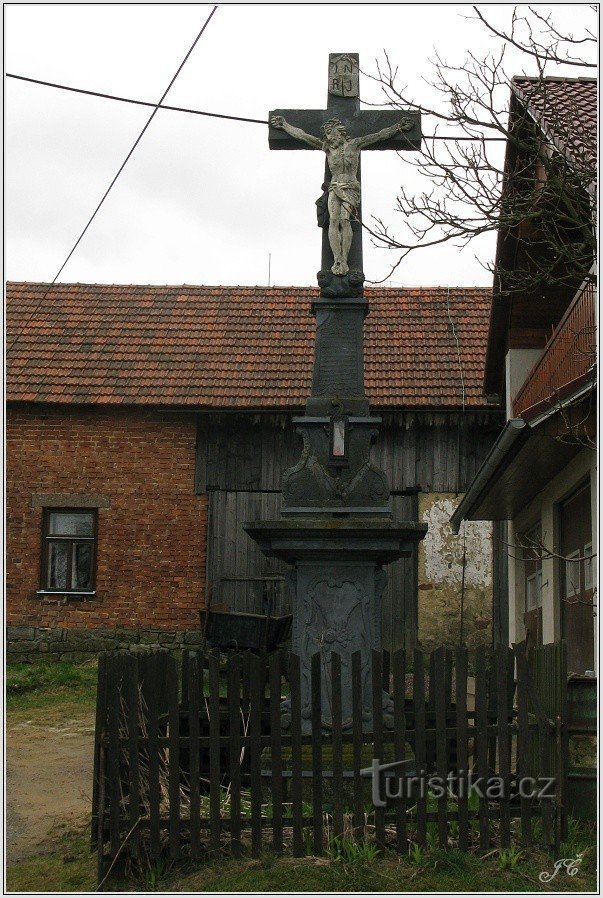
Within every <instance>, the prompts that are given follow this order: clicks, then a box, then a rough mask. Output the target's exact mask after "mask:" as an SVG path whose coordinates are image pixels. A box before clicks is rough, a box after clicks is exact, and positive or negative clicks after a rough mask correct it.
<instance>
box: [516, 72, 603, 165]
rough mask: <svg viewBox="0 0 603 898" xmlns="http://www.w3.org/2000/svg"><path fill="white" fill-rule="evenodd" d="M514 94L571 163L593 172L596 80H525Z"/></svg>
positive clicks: (520, 79) (520, 82)
mask: <svg viewBox="0 0 603 898" xmlns="http://www.w3.org/2000/svg"><path fill="white" fill-rule="evenodd" d="M511 87H512V90H513V93H514V94H515V95H516V96H517V97H518V98H519V99H520V100H521V102H522V103H523V104H524V106H525V107H526V108H527V109H528V110H529V112H530V114H531V115H532V117H533V118H534V119H535V121H536V122H537V123H538V124H539V126H540V127H541V128H542V130H543V132H544V133H545V135H546V136H547V137H548V138H549V139H550V140H551V142H552V143H553V144H554V145H555V146H556V147H557V149H558V150H559V151H560V152H561V153H563V154H564V155H565V156H566V158H567V159H568V161H569V162H573V163H574V164H575V165H577V166H578V167H580V169H583V170H584V171H585V172H586V173H588V172H589V170H590V172H591V173H592V179H593V181H594V179H595V168H596V163H597V109H598V101H597V81H596V79H594V78H557V77H551V78H542V79H539V78H523V77H516V78H513V81H512V85H511Z"/></svg>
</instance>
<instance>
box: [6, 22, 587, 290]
mask: <svg viewBox="0 0 603 898" xmlns="http://www.w3.org/2000/svg"><path fill="white" fill-rule="evenodd" d="M569 9H570V7H557V8H556V10H557V14H558V15H559V16H561V17H565V18H566V21H567V20H568V17H569V18H570V19H571V17H574V18H575V17H576V15H579V14H580V7H576V6H574V7H573V11H572V12H569V13H568V10H569ZM210 10H211V6H205V5H182V6H181V5H147V4H137V5H135V4H132V5H86V4H81V5H75V4H74V5H69V4H66V5H53V4H47V5H37V6H36V5H29V6H26V5H24V6H20V5H17V4H15V5H8V6H5V46H6V54H5V61H6V71H7V72H11V73H14V74H19V75H26V76H29V77H33V78H40V79H43V80H48V81H54V82H60V83H64V84H67V85H71V86H76V87H82V88H86V89H90V90H96V91H102V92H106V93H114V94H119V95H122V96H128V97H133V98H137V99H142V100H148V101H153V102H157V101H158V100H159V98H160V96H161V94H162V93H163V91H164V89H165V88H166V87H167V85H168V83H169V81H170V79H171V78H172V76H173V74H174V73H175V71H176V69H177V68H178V66H179V64H180V62H181V61H182V59H183V57H184V55H185V54H186V52H187V50H188V48H189V47H190V45H191V43H192V41H193V40H194V37H195V36H196V34H197V33H198V31H199V29H200V27H201V25H202V24H203V22H204V21H205V19H206V17H207V15H208V13H209V11H210ZM577 10H578V11H577ZM509 13H510V7H502V8H500V7H492V10H491V14H492V16H493V18H495V20H496V21H498V22H503V21H507V20H508V15H509ZM470 15H471V7H470V6H468V5H457V4H450V5H446V6H442V5H430V4H421V5H407V6H402V5H397V6H391V5H376V4H375V5H370V6H369V5H347V4H341V5H339V6H334V5H332V6H325V5H311V6H310V5H308V6H285V5H264V6H253V5H247V6H240V5H222V6H220V7H219V8H218V10H217V12H216V13H215V15H214V17H213V19H212V21H211V22H210V24H209V25H208V27H207V30H206V31H205V34H204V35H203V37H202V38H201V40H200V41H199V43H198V44H197V47H196V48H195V50H194V52H193V55H192V56H191V58H190V59H189V61H188V62H187V64H186V65H185V67H184V68H183V70H182V72H181V74H180V76H179V78H178V79H177V81H176V83H175V85H174V86H173V88H172V90H171V91H170V93H169V94H168V97H167V99H166V100H165V102H166V103H169V104H172V105H177V106H188V107H193V108H197V109H204V110H208V111H212V112H220V113H227V114H230V115H240V116H249V117H252V118H260V119H265V118H267V114H268V111H269V110H270V109H273V108H279V107H280V108H314V109H316V108H324V106H325V104H326V100H327V97H326V89H327V62H328V54H329V52H340V51H343V52H345V51H349V52H359V53H360V64H361V68H363V69H367V70H374V60H375V58H380V59H382V58H383V50H387V52H388V53H389V55H390V57H391V59H392V60H393V61H394V62H395V63H396V64H397V65H398V66H399V67H400V70H401V72H402V73H403V78H404V81H405V82H406V84H407V85H408V88H409V93H411V94H413V95H414V96H415V97H418V98H424V99H425V100H426V101H427V102H431V101H433V95H432V94H431V93H430V91H429V88H428V86H427V85H426V84H425V83H424V82H423V80H422V79H423V78H425V77H428V76H429V71H430V67H429V62H428V60H429V59H430V58H433V54H434V48H435V49H437V51H438V52H439V53H440V54H441V55H442V56H444V57H446V58H447V59H448V60H450V61H452V62H457V63H459V64H462V63H463V60H464V59H465V56H466V52H467V48H471V49H472V50H473V52H474V53H476V54H478V55H479V54H480V53H481V52H485V51H488V50H493V49H495V47H496V41H495V39H494V38H493V37H490V36H489V35H488V34H487V33H486V32H485V31H484V29H483V27H482V26H480V25H479V24H477V23H475V22H472V21H470V20H469V19H468V18H467V17H468V16H470ZM515 69H516V72H517V73H519V72H521V71H523V70H525V69H526V60H525V58H521V59H519V58H518V59H517V65H516V66H515ZM528 70H529V66H528ZM361 98H362V99H364V100H367V101H378V100H379V99H380V95H379V93H378V89H377V87H376V86H375V85H374V84H373V83H372V82H371V81H370V80H368V79H366V78H365V79H361ZM5 100H6V105H5V166H6V167H5V183H6V193H5V216H6V238H5V251H6V269H5V270H6V275H7V277H8V279H11V280H30V281H38V280H39V281H51V280H52V278H53V277H54V275H55V274H56V272H57V270H58V268H59V267H60V265H61V264H62V262H63V261H64V259H65V257H66V255H67V253H68V252H69V250H70V248H71V246H72V245H73V243H74V242H75V240H76V238H77V237H78V235H79V233H80V231H81V230H82V228H83V227H84V225H85V223H86V221H87V220H88V218H89V216H90V214H91V213H92V211H93V209H94V207H95V206H96V204H97V203H98V201H99V200H100V198H101V196H102V194H103V193H104V191H105V189H106V187H107V186H108V184H109V182H110V181H111V179H112V177H113V176H114V174H115V173H116V171H117V169H118V167H119V165H120V164H121V162H122V161H123V159H124V157H125V155H126V154H127V152H128V150H129V149H130V147H131V145H132V144H133V142H134V140H135V139H136V137H137V136H138V133H139V131H140V129H141V128H142V126H143V124H144V123H145V121H146V119H147V118H148V116H149V114H150V111H151V110H149V109H145V108H140V107H135V106H131V105H126V104H121V103H116V102H113V101H110V100H104V99H97V98H93V97H87V96H82V95H77V94H73V93H66V92H63V91H58V90H54V89H51V88H46V87H40V86H36V85H31V84H26V83H22V82H17V81H14V80H11V79H7V81H6V86H5ZM429 128H430V123H429V122H428V121H426V120H424V122H423V130H424V132H426V133H427V132H428V130H429ZM267 131H268V129H267V126H265V125H259V124H247V123H242V122H231V121H225V120H216V119H208V118H203V117H199V116H192V115H186V114H180V113H175V112H167V111H159V112H158V113H157V115H156V117H155V119H154V121H153V122H152V124H151V126H150V128H149V130H148V131H147V132H146V134H145V136H144V137H143V139H142V142H141V143H140V145H139V146H138V148H137V150H136V152H135V154H134V156H133V157H132V159H131V160H130V162H129V163H128V165H127V166H126V168H125V170H124V172H123V173H122V175H121V176H120V178H119V180H118V182H117V184H116V185H115V187H114V188H113V190H112V192H111V193H110V195H109V197H108V199H107V200H106V202H105V204H104V206H103V208H102V209H101V211H100V213H99V214H98V216H97V218H96V219H95V221H94V222H93V224H92V226H91V228H90V229H89V231H88V233H87V234H86V236H85V237H84V239H83V241H82V243H81V244H80V246H79V247H78V249H77V250H76V253H75V254H74V256H73V257H72V259H71V260H70V262H69V263H68V265H67V267H66V269H65V270H64V271H63V273H62V275H61V277H60V280H61V281H64V282H73V281H81V282H93V283H102V282H111V283H141V284H148V283H156V284H179V283H188V284H248V285H254V284H266V283H267V280H268V256H269V253H270V254H271V257H272V265H271V271H272V283H273V284H285V285H290V284H292V285H299V286H302V285H313V284H315V283H316V279H315V276H316V271H317V270H318V268H319V267H320V233H319V230H318V228H317V226H316V217H315V206H314V202H315V200H316V198H317V197H318V195H319V194H320V185H321V182H322V174H323V169H324V160H323V158H322V154H320V153H318V152H280V153H275V152H271V151H269V149H268V139H267V138H268V135H267ZM501 152H502V150H501ZM362 165H363V170H362V171H363V186H362V189H363V211H364V217H365V218H367V217H368V215H370V214H374V215H377V216H379V217H381V218H382V219H384V220H385V221H386V222H388V223H389V224H391V226H392V228H393V229H394V230H395V229H396V213H395V212H394V211H393V210H394V205H395V197H396V192H397V189H398V187H399V185H400V183H401V182H402V181H403V180H404V181H405V183H409V179H411V178H412V177H414V175H413V173H412V172H411V170H410V169H409V167H408V166H405V165H403V164H402V163H401V162H400V160H399V159H398V157H397V155H396V154H395V153H391V152H366V153H364V154H363V163H362ZM493 251H494V241H493V238H492V237H485V238H483V239H482V241H481V242H480V244H479V245H477V244H475V245H472V246H470V247H469V248H467V249H465V250H464V251H462V252H459V250H458V249H456V248H454V247H442V248H439V249H432V250H423V251H421V252H419V253H417V254H415V255H413V256H411V257H410V258H409V259H407V260H406V261H405V262H404V263H403V265H402V266H401V267H400V268H399V269H398V270H397V271H396V273H395V275H393V276H392V277H393V278H395V280H393V281H392V283H394V284H405V285H437V284H441V285H451V286H452V285H458V286H471V285H489V284H490V282H491V278H490V275H489V274H488V272H487V271H485V270H484V268H483V267H482V266H481V265H480V264H479V261H477V260H476V259H475V256H476V254H477V255H478V256H479V258H480V259H481V261H482V262H484V263H485V262H487V261H488V260H489V259H490V258H491V256H492V253H493ZM393 261H394V257H393V256H392V254H391V252H390V251H387V250H384V249H377V248H373V247H371V245H370V243H369V241H368V239H367V238H366V237H365V247H364V270H365V274H366V276H367V278H368V279H371V280H378V279H380V278H383V277H384V276H385V275H386V274H387V272H388V270H389V264H391V262H393Z"/></svg>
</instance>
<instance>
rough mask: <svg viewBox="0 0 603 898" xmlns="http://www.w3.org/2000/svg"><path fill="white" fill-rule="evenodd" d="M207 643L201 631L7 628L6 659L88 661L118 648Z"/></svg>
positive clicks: (177, 646)
mask: <svg viewBox="0 0 603 898" xmlns="http://www.w3.org/2000/svg"><path fill="white" fill-rule="evenodd" d="M204 644H205V639H204V637H203V633H202V632H201V630H180V631H178V632H171V631H169V630H122V629H94V630H82V629H75V628H72V627H70V628H68V629H63V628H57V627H7V628H6V660H7V663H10V662H11V661H13V662H14V661H26V662H27V661H42V660H48V661H76V662H77V661H88V660H89V659H90V658H91V657H95V656H96V655H98V654H100V653H102V652H111V651H114V650H115V649H131V650H132V651H136V650H142V649H149V648H163V649H175V650H180V649H185V648H196V647H199V646H201V645H204Z"/></svg>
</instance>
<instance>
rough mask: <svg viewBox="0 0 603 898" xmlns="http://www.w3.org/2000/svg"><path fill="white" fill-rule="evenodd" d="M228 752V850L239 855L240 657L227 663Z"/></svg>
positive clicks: (237, 656) (233, 657) (238, 856)
mask: <svg viewBox="0 0 603 898" xmlns="http://www.w3.org/2000/svg"><path fill="white" fill-rule="evenodd" d="M228 737H229V738H228V753H229V762H230V850H231V853H232V856H233V857H234V858H240V857H241V659H240V656H239V655H238V654H235V655H233V656H232V658H230V660H229V664H228Z"/></svg>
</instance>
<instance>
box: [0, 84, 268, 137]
mask: <svg viewBox="0 0 603 898" xmlns="http://www.w3.org/2000/svg"><path fill="white" fill-rule="evenodd" d="M6 77H7V78H14V79H15V80H17V81H27V82H29V83H30V84H41V85H42V86H43V87H54V88H56V89H57V90H68V91H71V93H75V94H86V95H87V96H89V97H100V98H101V99H103V100H117V102H119V103H133V104H134V105H135V106H151V107H157V108H158V109H167V110H168V111H170V112H188V113H189V114H190V115H206V116H209V117H210V118H225V119H230V120H231V121H234V122H252V123H253V124H257V125H267V124H269V122H268V120H267V119H260V118H245V116H242V115H225V114H223V113H220V112H204V111H202V110H201V109H189V108H188V107H186V106H164V105H163V104H162V103H151V102H149V101H148V100H134V99H132V98H131V97H120V96H117V95H116V94H104V93H101V92H100V91H97V90H84V88H81V87H68V86H67V85H66V84H56V83H55V82H53V81H41V80H40V79H38V78H26V77H25V75H11V74H9V73H8V72H7V74H6Z"/></svg>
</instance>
